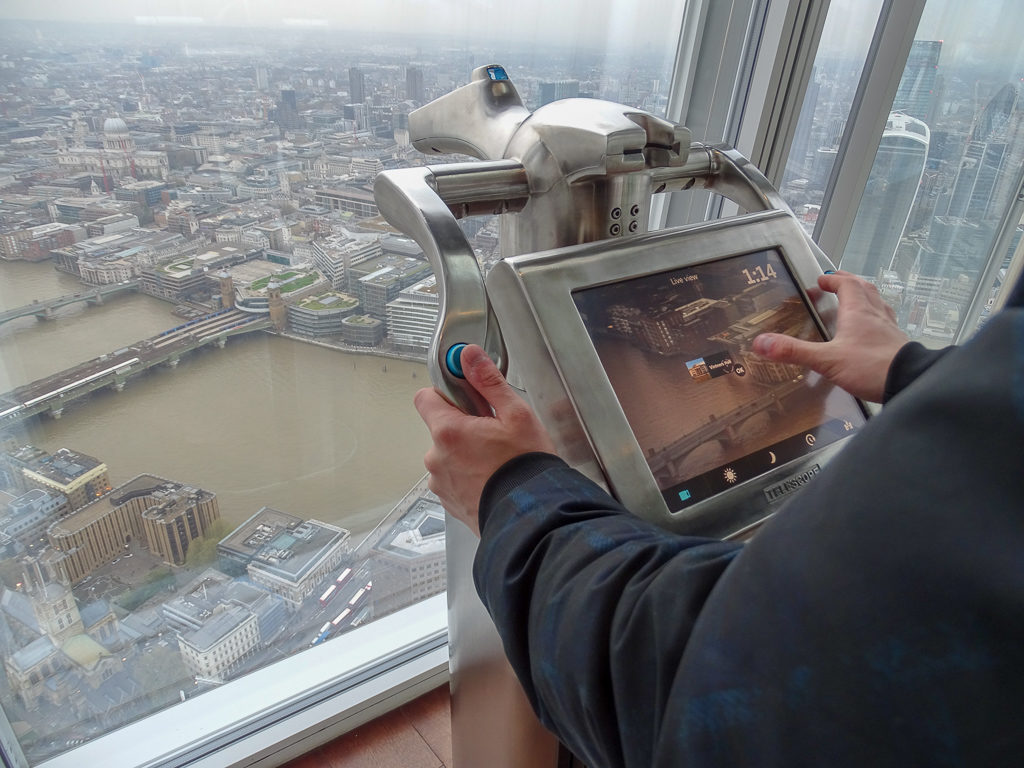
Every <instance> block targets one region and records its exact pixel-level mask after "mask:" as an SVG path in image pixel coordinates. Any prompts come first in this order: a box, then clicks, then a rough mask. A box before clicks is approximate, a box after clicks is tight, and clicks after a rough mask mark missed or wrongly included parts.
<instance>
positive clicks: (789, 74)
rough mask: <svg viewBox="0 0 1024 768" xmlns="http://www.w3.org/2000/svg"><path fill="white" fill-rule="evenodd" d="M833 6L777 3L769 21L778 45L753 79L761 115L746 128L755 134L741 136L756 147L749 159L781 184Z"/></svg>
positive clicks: (816, 1)
mask: <svg viewBox="0 0 1024 768" xmlns="http://www.w3.org/2000/svg"><path fill="white" fill-rule="evenodd" d="M829 4H830V0H798V1H797V2H791V3H788V4H784V3H772V4H771V6H770V8H769V15H768V17H767V18H766V20H765V29H764V35H765V36H766V37H767V38H768V40H769V41H770V40H772V39H775V40H777V41H778V43H777V46H776V50H775V51H774V53H773V55H772V56H771V60H770V61H765V62H763V63H762V64H761V65H760V66H759V69H760V70H761V71H760V72H755V74H754V78H753V80H752V82H751V92H752V93H753V94H757V93H764V94H765V98H764V100H763V103H762V106H761V109H760V110H759V112H760V116H759V119H758V120H756V121H754V120H750V121H747V123H748V127H747V128H746V129H745V130H747V131H753V132H754V136H753V138H752V139H750V140H745V139H744V138H742V137H741V138H739V139H738V140H737V147H738V148H740V149H741V151H742V149H743V148H745V147H746V146H748V145H749V146H750V147H751V149H750V151H749V154H748V157H749V158H750V160H751V161H752V162H753V163H754V164H755V165H756V166H757V167H758V168H759V169H760V170H761V173H763V174H764V175H765V176H766V177H767V178H768V180H769V181H771V182H772V184H774V185H775V186H776V187H778V185H779V184H780V182H781V181H782V175H783V173H784V172H785V169H786V163H787V161H788V160H789V152H790V149H791V146H792V143H793V136H794V135H795V134H796V125H797V121H798V120H799V118H800V110H801V108H802V106H803V103H804V98H805V95H806V92H807V86H808V84H809V82H810V79H811V72H812V70H813V69H814V61H815V58H816V56H817V53H818V44H819V43H820V41H821V33H822V29H823V28H824V26H825V19H826V17H827V16H828V9H829ZM769 70H770V72H769Z"/></svg>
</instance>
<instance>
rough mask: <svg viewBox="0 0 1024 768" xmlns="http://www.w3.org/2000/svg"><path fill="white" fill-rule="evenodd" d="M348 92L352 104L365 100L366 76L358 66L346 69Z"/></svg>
mask: <svg viewBox="0 0 1024 768" xmlns="http://www.w3.org/2000/svg"><path fill="white" fill-rule="evenodd" d="M348 92H349V99H350V101H351V102H352V103H353V104H362V103H363V102H364V101H366V76H365V75H364V74H363V71H362V70H361V69H359V67H351V68H349V70H348Z"/></svg>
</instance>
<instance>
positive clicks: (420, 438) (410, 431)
mask: <svg viewBox="0 0 1024 768" xmlns="http://www.w3.org/2000/svg"><path fill="white" fill-rule="evenodd" d="M81 289H82V285H81V284H80V283H79V282H78V281H77V280H76V279H75V278H74V277H72V276H70V275H65V274H62V273H59V272H57V271H56V270H54V268H53V266H52V265H51V264H50V263H49V262H41V263H37V264H31V263H27V262H6V261H2V260H0V311H2V310H6V309H13V308H15V307H18V306H21V305H24V304H28V303H30V302H31V301H32V300H33V299H46V298H51V297H54V296H60V295H64V294H69V293H76V292H78V291H80V290H81ZM171 309H172V306H171V305H170V304H168V303H166V302H163V301H160V300H158V299H154V298H152V297H150V296H145V295H142V294H128V295H123V294H122V295H120V296H116V297H114V298H111V299H109V300H108V302H107V303H106V304H104V305H103V306H98V307H87V306H85V305H84V304H77V305H73V306H69V307H63V308H61V309H59V310H57V311H56V317H55V318H54V319H52V320H48V321H40V320H36V319H35V318H31V317H29V318H21V319H19V320H15V321H12V322H9V323H6V324H4V325H0V392H6V391H9V390H11V389H12V388H14V387H16V386H19V385H21V384H26V383H28V382H30V381H33V380H35V379H38V378H41V377H43V376H46V375H49V374H52V373H55V372H57V371H59V370H63V369H64V368H67V367H69V366H71V365H74V364H76V363H79V362H82V361H84V360H87V359H90V358H93V357H97V356H99V355H100V354H102V353H104V352H110V351H113V350H115V349H118V348H120V347H123V346H127V345H129V344H131V343H133V342H136V341H139V340H141V339H144V338H147V337H149V336H152V335H154V334H156V333H159V332H160V331H162V330H165V329H167V328H171V327H173V326H175V325H178V324H180V323H181V322H182V321H181V320H180V319H178V318H176V317H175V316H173V315H172V314H171ZM427 381H428V380H427V374H426V368H425V366H423V365H422V364H419V363H413V362H408V361H403V360H393V359H385V358H380V357H375V356H370V355H354V354H346V353H343V352H339V351H335V350H331V349H325V348H323V347H320V346H316V345H313V344H306V343H303V342H300V341H294V340H291V339H286V338H281V337H276V336H272V335H270V334H266V333H263V332H256V333H252V334H247V335H245V336H242V337H237V338H233V339H230V340H229V341H228V343H227V345H226V346H225V347H224V348H223V349H217V348H215V347H210V348H207V349H203V350H200V351H198V352H195V353H193V354H191V355H187V356H185V357H184V358H183V359H182V361H181V363H180V364H179V365H178V366H177V368H175V369H170V368H158V369H154V370H151V371H150V372H148V373H146V374H144V375H142V376H140V377H138V378H135V379H132V380H131V381H129V382H128V384H127V386H126V387H125V389H124V390H123V391H122V392H113V391H106V390H104V391H101V392H99V393H96V394H94V395H93V396H91V397H90V398H89V399H87V400H83V401H80V402H78V403H76V404H73V405H72V406H71V407H69V408H67V409H66V410H65V411H64V415H63V416H62V418H60V419H59V420H53V419H50V418H49V417H40V418H37V419H33V420H31V421H29V422H27V423H25V424H24V425H23V426H22V427H20V428H18V431H17V432H16V433H15V438H16V440H17V441H18V442H19V443H31V444H33V445H36V446H38V447H40V448H43V449H45V450H47V451H50V452H53V451H56V450H57V449H58V448H62V447H66V448H71V449H73V450H77V451H80V452H82V453H85V454H88V455H90V456H94V457H96V458H97V459H100V460H101V461H103V462H105V463H106V464H107V466H108V468H109V471H110V477H111V480H112V481H113V483H114V484H115V485H116V484H119V483H123V482H125V481H127V480H130V479H131V478H133V477H135V476H136V475H139V474H142V473H151V474H155V475H159V476H161V477H166V478H168V479H171V480H176V481H180V482H185V483H189V484H193V485H198V486H200V487H202V488H205V489H208V490H211V491H213V492H214V493H216V494H217V498H218V500H219V504H220V512H221V516H222V517H223V518H224V519H226V520H227V521H229V522H230V523H232V524H238V523H241V522H242V521H243V520H245V519H246V518H248V517H249V516H251V515H252V514H254V513H255V512H256V511H257V510H259V509H260V507H262V506H264V505H266V506H271V507H274V508H276V509H280V510H283V511H285V512H289V513H292V514H295V515H298V516H300V517H303V518H316V519H319V520H323V521H326V522H333V523H337V524H338V525H341V526H343V527H346V528H348V529H350V530H351V531H352V532H353V534H359V533H363V532H365V531H368V530H369V529H370V528H372V527H373V525H374V524H376V522H377V521H378V520H379V519H380V518H381V517H382V516H383V515H384V514H385V513H386V512H387V511H388V510H389V509H390V508H391V507H392V506H393V505H394V504H395V503H396V502H397V501H398V500H399V499H400V498H401V497H402V495H403V494H404V493H405V492H406V491H407V490H408V489H409V488H410V487H411V486H412V485H413V484H414V483H415V482H416V481H417V480H418V479H419V478H420V477H421V476H422V474H423V472H424V470H423V461H422V458H423V454H424V452H425V451H426V448H427V445H428V442H429V439H428V436H427V433H426V429H425V428H424V427H423V425H422V423H421V422H420V420H419V417H418V416H417V414H416V411H415V409H414V408H413V406H412V396H413V393H415V391H416V390H417V389H419V388H420V387H422V386H425V385H426V384H427Z"/></svg>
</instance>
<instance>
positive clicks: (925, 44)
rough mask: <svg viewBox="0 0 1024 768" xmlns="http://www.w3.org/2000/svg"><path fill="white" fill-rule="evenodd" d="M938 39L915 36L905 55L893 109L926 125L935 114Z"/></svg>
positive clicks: (940, 49)
mask: <svg viewBox="0 0 1024 768" xmlns="http://www.w3.org/2000/svg"><path fill="white" fill-rule="evenodd" d="M941 51H942V41H941V40H915V41H914V44H913V45H912V46H911V48H910V55H909V56H908V57H907V67H906V69H905V70H903V77H902V78H901V79H900V85H899V89H898V90H897V91H896V98H895V99H894V100H893V103H892V108H893V111H894V112H905V113H906V114H908V115H910V116H911V117H916V118H917V119H918V120H923V121H924V122H925V123H927V124H928V125H929V126H931V125H932V122H933V120H934V118H935V108H936V96H937V93H936V90H935V78H936V75H937V74H938V67H939V53H940V52H941Z"/></svg>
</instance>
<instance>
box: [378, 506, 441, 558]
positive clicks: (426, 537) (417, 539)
mask: <svg viewBox="0 0 1024 768" xmlns="http://www.w3.org/2000/svg"><path fill="white" fill-rule="evenodd" d="M444 534H445V522H444V508H443V507H442V506H441V505H440V504H439V503H438V502H437V501H434V500H432V499H427V498H420V499H417V500H416V501H415V502H414V503H413V505H412V506H411V507H410V508H409V511H408V512H406V513H405V514H404V515H402V517H401V518H400V519H399V520H398V522H396V523H395V524H394V525H393V526H392V527H391V530H389V531H388V532H387V533H386V534H384V536H383V537H381V540H380V541H379V542H378V543H377V545H376V547H374V548H375V549H377V550H379V551H381V552H386V553H388V554H391V555H394V556H397V557H401V558H404V559H412V558H416V557H424V556H427V555H435V554H438V553H441V552H444V539H445V535H444Z"/></svg>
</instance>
